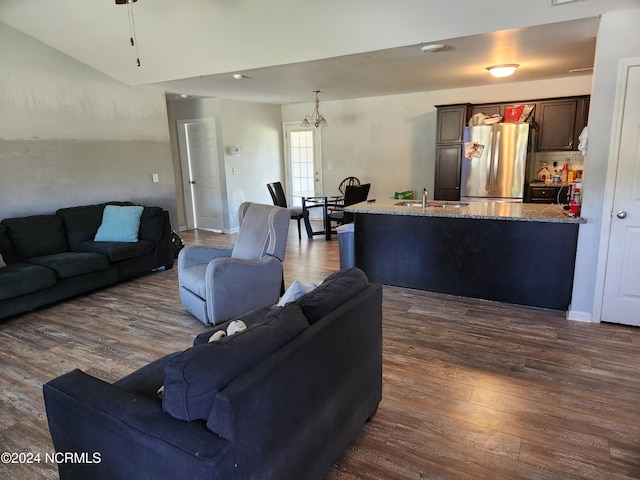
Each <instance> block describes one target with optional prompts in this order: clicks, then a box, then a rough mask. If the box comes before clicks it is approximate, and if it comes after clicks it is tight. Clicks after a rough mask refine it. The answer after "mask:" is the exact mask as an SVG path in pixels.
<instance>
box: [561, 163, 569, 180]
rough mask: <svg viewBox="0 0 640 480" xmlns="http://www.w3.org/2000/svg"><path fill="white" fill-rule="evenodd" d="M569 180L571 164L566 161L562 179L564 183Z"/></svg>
mask: <svg viewBox="0 0 640 480" xmlns="http://www.w3.org/2000/svg"><path fill="white" fill-rule="evenodd" d="M568 180H569V164H568V163H567V162H564V165H563V166H562V172H561V173H560V181H561V182H562V183H567V181H568Z"/></svg>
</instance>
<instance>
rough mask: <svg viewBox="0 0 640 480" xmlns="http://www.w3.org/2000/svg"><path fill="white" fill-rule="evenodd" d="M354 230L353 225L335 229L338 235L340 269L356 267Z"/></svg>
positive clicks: (349, 224)
mask: <svg viewBox="0 0 640 480" xmlns="http://www.w3.org/2000/svg"><path fill="white" fill-rule="evenodd" d="M354 232H355V229H354V224H353V223H346V224H344V225H340V226H339V227H338V228H336V233H337V234H338V250H339V252H340V268H351V267H355V266H356V255H355V233H354Z"/></svg>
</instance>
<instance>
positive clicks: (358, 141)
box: [282, 75, 592, 198]
mask: <svg viewBox="0 0 640 480" xmlns="http://www.w3.org/2000/svg"><path fill="white" fill-rule="evenodd" d="M591 81H592V78H591V76H590V75H586V76H585V75H582V76H576V77H567V78H562V79H556V80H549V81H544V82H524V83H503V82H501V83H499V84H497V85H496V86H492V87H482V88H465V89H456V90H442V91H436V92H422V93H413V94H406V95H394V96H388V97H375V98H364V99H355V100H345V101H331V102H323V101H322V95H320V112H321V113H322V114H323V115H324V116H325V117H326V118H327V121H328V122H329V124H328V125H327V126H325V127H323V130H322V158H323V180H324V189H325V193H326V194H332V193H335V191H336V190H337V188H338V185H339V183H340V181H341V180H342V179H343V178H344V177H347V176H350V175H353V176H356V177H358V178H359V179H360V180H361V181H366V182H371V193H370V195H369V197H370V198H392V197H393V194H394V192H395V191H403V190H407V189H412V190H414V191H415V192H418V191H422V188H423V187H425V186H426V187H428V188H429V196H430V198H433V191H434V188H433V187H434V173H435V138H436V108H435V105H446V104H455V103H467V102H470V103H487V102H502V101H507V102H508V101H517V100H530V99H536V98H548V97H549V98H550V97H563V96H571V95H585V94H589V93H590V92H591ZM312 110H313V104H312V103H309V104H293V105H285V106H283V107H282V120H283V122H296V121H301V120H302V119H303V118H304V116H305V115H307V114H310V113H311V111H312Z"/></svg>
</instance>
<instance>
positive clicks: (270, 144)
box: [168, 98, 283, 232]
mask: <svg viewBox="0 0 640 480" xmlns="http://www.w3.org/2000/svg"><path fill="white" fill-rule="evenodd" d="M168 111H169V125H170V131H171V138H172V154H173V165H174V168H175V172H176V177H175V185H176V191H177V198H178V205H179V209H178V219H179V225H180V228H184V227H185V226H186V212H185V210H184V208H185V206H184V201H183V200H184V193H183V192H184V189H183V176H182V171H181V166H180V154H179V151H178V142H177V130H176V124H177V121H178V120H193V119H198V118H214V119H215V121H216V135H217V136H218V137H217V144H218V159H219V162H220V164H219V168H220V175H221V178H222V179H223V184H222V185H221V194H222V203H223V208H224V215H223V216H224V231H225V232H233V231H235V230H236V229H237V228H238V216H237V212H238V207H239V206H240V204H241V203H242V202H245V201H251V202H258V203H267V204H271V197H270V196H269V193H268V191H267V186H266V185H267V183H269V182H275V181H278V180H282V179H283V173H282V117H281V111H280V107H279V106H277V105H268V104H262V103H254V102H242V101H237V100H227V99H218V98H208V99H186V100H181V99H169V100H168ZM231 147H237V148H238V149H239V150H240V154H239V155H233V153H232V152H231Z"/></svg>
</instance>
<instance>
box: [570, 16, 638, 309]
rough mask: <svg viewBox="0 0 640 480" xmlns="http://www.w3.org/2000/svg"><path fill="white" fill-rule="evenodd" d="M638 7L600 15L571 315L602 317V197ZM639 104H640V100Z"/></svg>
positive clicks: (634, 42) (634, 40)
mask: <svg viewBox="0 0 640 480" xmlns="http://www.w3.org/2000/svg"><path fill="white" fill-rule="evenodd" d="M638 25H640V9H635V10H627V11H620V12H612V13H607V14H605V15H603V16H602V18H601V21H600V30H599V32H598V42H597V45H596V58H595V70H594V82H593V92H592V96H591V108H590V115H589V146H588V151H587V158H586V160H585V166H584V180H583V205H582V216H583V217H585V218H586V219H587V223H586V224H585V225H581V226H580V234H579V237H578V252H577V258H576V269H575V278H574V284H573V298H572V303H571V310H570V312H569V318H574V319H579V320H592V321H599V318H594V317H593V316H592V313H593V312H594V297H597V296H598V295H599V292H595V282H596V271H597V266H598V262H599V261H604V259H600V258H598V251H599V248H600V235H601V228H602V215H603V202H604V198H605V195H609V196H611V195H613V192H606V191H605V187H606V184H607V170H608V162H609V152H610V150H611V148H612V146H611V135H612V131H611V128H612V125H613V108H614V104H615V99H616V87H617V78H618V65H619V61H620V59H623V58H631V57H638V56H640V29H638ZM639 107H640V106H639Z"/></svg>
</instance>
